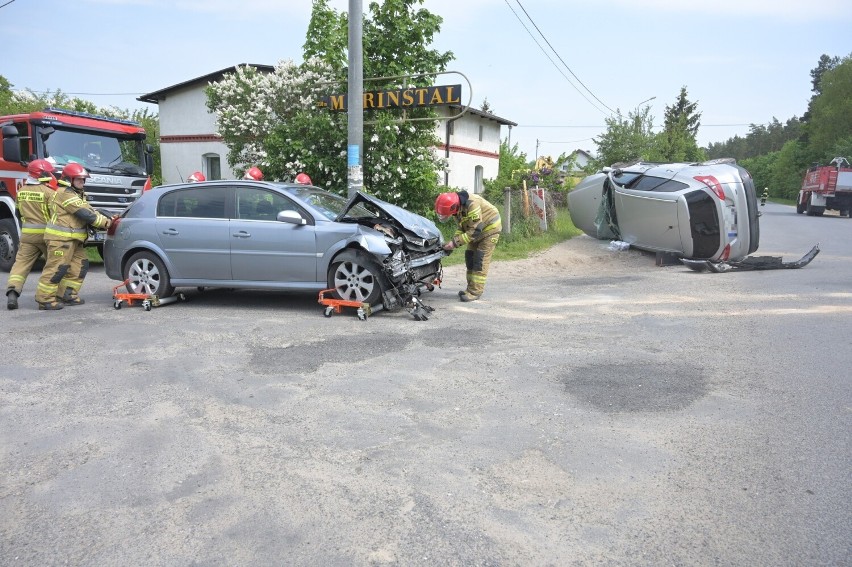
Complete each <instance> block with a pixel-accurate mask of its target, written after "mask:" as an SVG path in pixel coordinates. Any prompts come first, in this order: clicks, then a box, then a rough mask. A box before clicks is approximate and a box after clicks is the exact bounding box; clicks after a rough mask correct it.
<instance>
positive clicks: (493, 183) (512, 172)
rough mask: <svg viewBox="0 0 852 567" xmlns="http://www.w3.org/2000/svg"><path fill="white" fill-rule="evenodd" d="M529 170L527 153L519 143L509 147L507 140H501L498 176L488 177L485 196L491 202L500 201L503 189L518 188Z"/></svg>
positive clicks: (485, 183)
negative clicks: (519, 146) (520, 148)
mask: <svg viewBox="0 0 852 567" xmlns="http://www.w3.org/2000/svg"><path fill="white" fill-rule="evenodd" d="M528 172H529V167H528V166H527V155H526V154H525V153H524V152H522V151H520V150H519V149H518V144H515V145H514V146H511V147H509V142H508V141H507V140H502V141H501V142H500V165H499V166H498V170H497V177H495V178H494V179H486V180H485V181H484V182H483V185H484V186H485V193H484V194H485V198H486V199H488V200H489V201H491V202H499V200H500V199H502V198H503V189H505V188H506V187H511V188H513V189H517V188H518V187H520V186H521V179H522V178H523V176H524V175H527V174H528Z"/></svg>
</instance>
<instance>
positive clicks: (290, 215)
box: [275, 210, 308, 225]
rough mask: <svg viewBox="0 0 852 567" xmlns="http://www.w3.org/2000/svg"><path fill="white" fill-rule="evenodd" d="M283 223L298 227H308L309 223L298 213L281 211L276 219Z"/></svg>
mask: <svg viewBox="0 0 852 567" xmlns="http://www.w3.org/2000/svg"><path fill="white" fill-rule="evenodd" d="M275 218H277V219H278V220H279V221H281V222H289V223H290V224H298V225H306V224H308V221H306V220H305V219H304V218H302V215H300V214H299V213H297V212H296V211H289V210H288V211H281V212H280V213H278V216H277V217H275Z"/></svg>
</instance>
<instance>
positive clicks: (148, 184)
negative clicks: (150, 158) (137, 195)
mask: <svg viewBox="0 0 852 567" xmlns="http://www.w3.org/2000/svg"><path fill="white" fill-rule="evenodd" d="M150 190H151V178H150V177H149V178H148V179H147V180H145V185H143V186H142V192H143V193H144V192H145V191H150Z"/></svg>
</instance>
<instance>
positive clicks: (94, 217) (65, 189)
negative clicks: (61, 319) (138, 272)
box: [36, 163, 112, 311]
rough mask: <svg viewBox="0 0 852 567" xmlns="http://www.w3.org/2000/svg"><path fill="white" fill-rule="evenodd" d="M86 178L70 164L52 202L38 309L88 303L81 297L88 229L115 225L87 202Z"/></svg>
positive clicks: (86, 264) (37, 291)
mask: <svg viewBox="0 0 852 567" xmlns="http://www.w3.org/2000/svg"><path fill="white" fill-rule="evenodd" d="M87 177H89V172H87V171H86V170H85V169H84V168H83V166H82V165H80V164H79V163H69V164H68V165H66V166H65V169H64V170H63V171H62V179H61V180H60V182H59V184H60V187H59V189H57V191H56V193H54V194H53V197H52V199H51V201H50V221H49V222H48V224H47V228H46V230H45V231H44V239H45V241H46V242H47V263H46V264H45V266H44V269H43V270H42V272H41V278H40V279H39V280H38V288H37V289H36V301H37V302H38V308H39V309H43V310H48V311H53V310H56V309H62V307H63V306H65V305H82V304H83V303H85V301H84V300H83V299H82V298H81V297H80V287H81V286H82V285H83V279H84V278H85V277H86V272H88V271H89V260H88V259H87V258H86V252H85V249H84V248H83V242H84V241H85V240H86V236H87V235H88V227H89V226H92V227H94V228H109V227H110V225H111V224H112V219H111V218H110V217H107V216H104V215H102V214H101V213H99V212H98V211H96V210H95V209H93V208H92V206H91V205H89V203H88V202H86V199H85V195H84V193H83V189H84V185H85V183H86V178H87Z"/></svg>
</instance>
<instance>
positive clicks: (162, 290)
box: [124, 252, 175, 298]
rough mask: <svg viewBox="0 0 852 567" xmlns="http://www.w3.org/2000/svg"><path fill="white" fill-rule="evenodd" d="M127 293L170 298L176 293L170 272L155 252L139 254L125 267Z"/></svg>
mask: <svg viewBox="0 0 852 567" xmlns="http://www.w3.org/2000/svg"><path fill="white" fill-rule="evenodd" d="M124 278H125V279H126V280H128V282H127V286H126V287H127V291H128V292H130V293H145V294H148V295H156V296H157V297H160V298H162V297H169V296H170V295H172V294H173V293H174V291H175V288H173V287H172V282H171V278H170V277H169V272H168V270H166V266H165V265H164V264H163V262H162V260H160V258H159V257H157V255H156V254H154V253H153V252H137V253H136V254H134V255H133V256H131V257H130V260H128V261H127V264H125V266H124Z"/></svg>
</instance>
